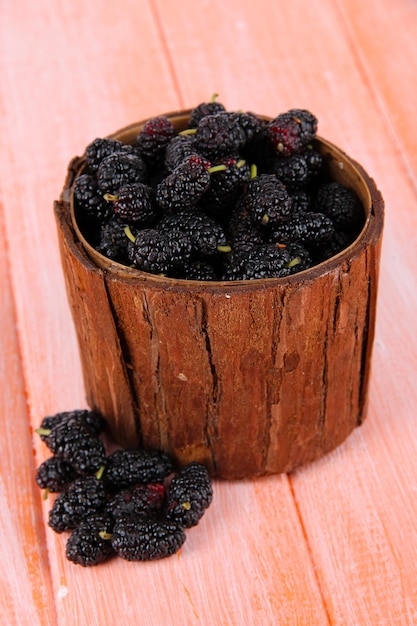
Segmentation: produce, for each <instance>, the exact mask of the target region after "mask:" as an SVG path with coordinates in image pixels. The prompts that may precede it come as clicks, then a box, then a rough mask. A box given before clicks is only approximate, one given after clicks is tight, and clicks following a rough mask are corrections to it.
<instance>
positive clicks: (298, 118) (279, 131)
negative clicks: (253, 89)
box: [267, 109, 317, 155]
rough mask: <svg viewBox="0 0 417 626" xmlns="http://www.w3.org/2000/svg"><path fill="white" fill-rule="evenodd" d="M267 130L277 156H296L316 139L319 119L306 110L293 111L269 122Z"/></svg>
mask: <svg viewBox="0 0 417 626" xmlns="http://www.w3.org/2000/svg"><path fill="white" fill-rule="evenodd" d="M267 130H268V134H269V137H270V138H271V141H272V144H273V146H274V148H275V150H276V152H277V154H281V155H291V154H296V153H299V152H302V151H303V150H304V149H305V148H306V147H307V145H308V144H309V143H310V142H311V141H312V140H313V139H314V138H315V135H316V132H317V119H316V117H315V116H314V115H313V114H312V113H310V112H309V111H306V110H305V109H291V110H289V111H287V112H286V113H281V114H280V115H278V116H277V117H276V118H275V119H273V120H272V121H271V122H269V124H268V127H267Z"/></svg>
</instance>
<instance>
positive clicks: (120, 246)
mask: <svg viewBox="0 0 417 626" xmlns="http://www.w3.org/2000/svg"><path fill="white" fill-rule="evenodd" d="M128 226H129V224H127V222H124V221H121V220H119V218H118V217H117V216H116V215H114V216H113V217H112V218H110V220H108V221H107V222H105V223H104V224H102V226H101V229H100V239H99V242H98V243H97V245H96V247H95V248H96V250H97V252H99V253H100V254H102V255H103V256H105V257H107V258H108V259H112V260H113V261H117V262H118V263H123V264H124V265H129V263H130V261H129V256H128V253H127V248H128V244H129V241H130V240H129V237H128V236H127V234H126V228H127V227H128ZM129 228H130V232H131V233H132V235H133V236H134V235H135V233H136V230H135V229H134V228H133V227H130V226H129Z"/></svg>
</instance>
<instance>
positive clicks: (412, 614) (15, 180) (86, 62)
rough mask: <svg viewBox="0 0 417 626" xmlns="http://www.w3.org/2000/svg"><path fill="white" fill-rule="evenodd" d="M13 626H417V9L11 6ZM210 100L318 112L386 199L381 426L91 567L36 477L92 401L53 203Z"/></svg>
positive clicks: (8, 512)
mask: <svg viewBox="0 0 417 626" xmlns="http://www.w3.org/2000/svg"><path fill="white" fill-rule="evenodd" d="M0 50H1V52H0V76H1V80H0V90H1V92H0V96H1V99H0V102H1V113H0V149H1V153H0V158H1V169H0V209H1V211H0V238H1V239H0V284H1V300H0V311H1V315H0V319H1V335H0V338H1V354H2V360H1V370H0V372H1V383H2V387H1V388H2V392H1V395H0V414H1V428H2V437H1V440H0V469H1V474H0V489H1V492H0V498H1V507H0V525H1V529H2V542H1V543H2V548H1V552H0V554H1V557H0V561H1V574H0V581H1V585H0V600H1V612H0V615H1V617H0V622H1V623H2V624H5V625H7V626H9V625H14V624H19V625H25V624H28V625H29V624H30V625H31V626H34V625H36V624H42V625H49V624H51V625H52V624H59V625H60V626H61V625H62V626H63V625H67V624H68V625H74V624H77V625H83V626H84V625H88V626H90V625H96V624H97V625H100V626H101V625H103V626H104V625H105V626H111V625H112V624H115V625H125V624H140V625H141V626H145V625H147V624H149V625H151V624H152V626H162V625H174V626H177V625H178V626H186V625H188V624H204V626H205V625H207V626H208V625H219V626H232V625H233V626H236V625H237V626H242V625H253V624H261V625H272V624H279V625H284V624H285V625H287V624H288V625H301V624H303V625H322V624H323V625H324V624H337V625H344V624H349V625H352V626H359V625H360V626H365V625H368V624H369V625H372V626H375V625H387V626H392V625H394V624H396V625H397V624H417V568H416V565H415V564H416V561H417V533H416V521H415V518H416V513H417V427H416V419H415V404H416V400H417V393H416V385H415V380H414V378H415V373H416V369H417V360H416V355H417V342H416V333H415V330H414V329H415V311H416V308H417V307H416V305H417V295H416V294H417V283H416V273H417V254H416V245H417V236H416V233H417V132H416V119H417V116H416V109H417V89H416V83H415V77H416V75H417V5H416V4H415V3H413V2H410V1H407V0H386V1H385V2H383V3H381V2H377V1H376V0H368V1H364V0H336V1H331V0H312V1H311V2H308V3H307V2H303V1H302V0H294V1H293V2H291V3H284V2H273V1H272V0H259V1H258V2H256V3H255V2H252V3H245V2H242V1H241V0H240V1H238V0H229V1H228V2H224V1H220V0H211V1H210V0H197V1H195V0H194V1H192V0H183V1H182V2H180V3H168V2H165V0H149V1H145V0H136V2H134V1H133V0H122V1H121V2H116V1H114V0H107V1H106V2H105V3H104V2H98V1H95V0H93V1H90V2H78V1H73V2H68V3H53V2H45V1H42V0H41V1H40V2H29V0H20V2H13V3H12V2H2V3H1V6H0ZM213 92H218V93H219V94H220V98H219V99H220V100H221V101H222V102H223V103H224V104H225V105H226V106H227V107H228V108H230V109H233V108H234V109H237V108H244V109H249V110H253V111H257V112H261V113H264V114H266V115H275V114H278V113H280V112H282V111H284V110H286V109H289V108H293V107H299V108H308V109H310V110H311V111H312V112H314V113H315V114H316V115H317V117H318V119H319V132H320V134H321V135H322V136H324V137H326V138H327V139H329V140H330V141H332V142H334V143H335V144H336V145H339V146H340V147H342V148H343V149H344V150H345V151H346V152H348V154H350V155H351V156H353V157H354V158H355V159H356V160H357V161H359V162H360V163H361V164H362V165H363V166H364V167H365V169H366V170H367V171H368V172H369V173H370V174H371V176H372V177H373V178H374V179H375V180H376V182H377V184H378V186H379V188H380V189H381V191H382V194H383V196H384V199H385V203H386V223H385V233H384V242H383V251H382V259H381V274H380V288H379V304H378V313H377V329H376V337H375V344H374V354H373V369H372V378H371V386H370V397H369V410H368V418H367V420H366V421H365V423H364V424H363V426H361V427H360V428H358V429H356V431H355V432H354V433H353V434H352V435H351V436H350V437H349V439H348V440H347V441H346V443H345V444H343V445H342V446H341V447H340V448H338V449H337V450H336V451H335V452H333V453H331V454H329V455H328V456H327V457H325V458H324V459H322V460H321V461H319V462H316V463H314V464H311V465H310V466H307V467H305V468H303V469H300V470H299V471H296V472H294V473H293V474H291V475H279V476H273V477H269V478H260V479H254V480H243V481H236V482H220V481H216V482H215V485H214V489H215V497H214V501H213V504H212V506H211V508H210V509H209V511H208V512H207V513H206V516H205V517H204V518H203V520H202V521H201V523H200V525H199V526H198V527H196V528H193V529H190V531H189V532H188V539H187V542H186V544H185V545H184V547H183V549H182V550H181V552H180V553H179V555H175V556H173V557H171V558H169V559H165V560H162V561H157V562H152V563H130V562H127V561H123V560H122V559H115V560H112V561H110V562H109V563H108V564H103V565H101V566H98V567H95V568H94V567H93V568H82V567H80V566H75V565H73V564H72V563H69V562H68V561H67V560H66V559H65V555H64V551H65V537H64V536H63V535H56V534H54V533H53V532H52V531H51V529H50V528H49V527H48V526H47V524H46V520H47V512H48V510H49V506H50V501H45V500H42V494H41V492H40V490H39V489H38V487H37V485H36V484H35V481H34V474H35V468H36V466H37V465H38V464H39V463H40V462H41V461H42V460H44V459H45V458H46V457H47V455H48V453H47V450H46V448H45V446H44V444H42V442H40V440H39V437H38V436H37V435H36V434H35V433H34V429H35V428H36V427H37V426H38V425H39V423H40V420H41V419H42V417H43V416H44V415H47V414H52V413H55V412H57V411H61V410H69V409H73V408H77V407H82V406H85V399H84V389H83V382H82V374H81V367H80V359H79V355H78V348H77V343H76V339H75V332H74V329H73V325H72V320H71V315H70V311H69V307H68V303H67V298H66V293H65V285H64V279H63V275H62V271H61V265H60V258H59V253H58V245H57V236H56V227H55V222H54V217H53V212H52V205H53V201H54V200H55V199H56V198H57V197H58V195H59V193H60V190H61V187H62V185H63V181H64V176H65V171H66V167H67V164H68V162H69V160H70V159H71V158H72V156H74V155H76V154H81V153H82V152H83V150H84V147H85V145H86V144H87V143H88V142H90V141H91V140H92V139H94V138H95V137H97V136H103V135H105V134H108V133H110V132H113V131H114V130H116V129H118V128H121V127H123V126H125V125H127V124H129V123H131V122H133V121H137V120H140V119H143V118H146V117H148V116H150V115H154V114H157V113H163V112H165V111H171V110H176V109H179V108H187V107H192V106H194V105H195V104H198V103H199V102H201V101H203V100H206V99H207V98H209V97H210V96H211V94H212V93H213Z"/></svg>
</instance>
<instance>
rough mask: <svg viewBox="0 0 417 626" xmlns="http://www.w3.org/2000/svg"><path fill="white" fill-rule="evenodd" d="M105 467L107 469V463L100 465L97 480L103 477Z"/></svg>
mask: <svg viewBox="0 0 417 626" xmlns="http://www.w3.org/2000/svg"><path fill="white" fill-rule="evenodd" d="M105 469H106V466H105V465H100V467H99V468H98V470H97V471H96V478H97V480H100V478H102V476H103V474H104V470H105Z"/></svg>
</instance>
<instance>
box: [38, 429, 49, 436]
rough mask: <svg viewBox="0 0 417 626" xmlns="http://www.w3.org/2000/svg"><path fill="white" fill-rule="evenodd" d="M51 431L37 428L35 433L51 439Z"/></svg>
mask: <svg viewBox="0 0 417 626" xmlns="http://www.w3.org/2000/svg"><path fill="white" fill-rule="evenodd" d="M51 432H52V431H51V429H50V428H37V429H36V430H35V433H37V434H38V435H44V436H45V437H49V435H50V434H51Z"/></svg>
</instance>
